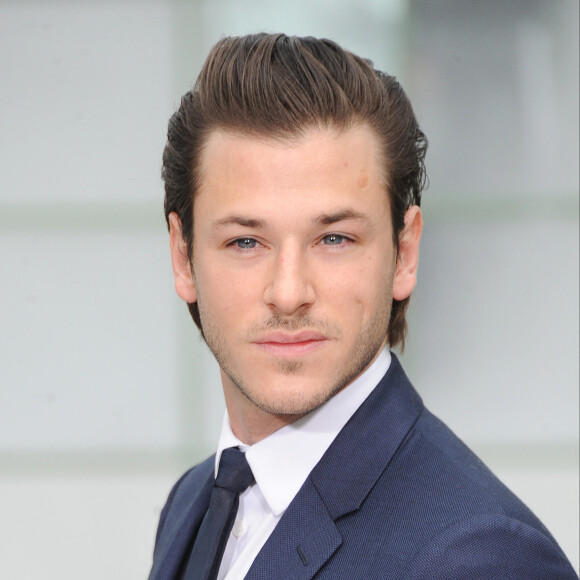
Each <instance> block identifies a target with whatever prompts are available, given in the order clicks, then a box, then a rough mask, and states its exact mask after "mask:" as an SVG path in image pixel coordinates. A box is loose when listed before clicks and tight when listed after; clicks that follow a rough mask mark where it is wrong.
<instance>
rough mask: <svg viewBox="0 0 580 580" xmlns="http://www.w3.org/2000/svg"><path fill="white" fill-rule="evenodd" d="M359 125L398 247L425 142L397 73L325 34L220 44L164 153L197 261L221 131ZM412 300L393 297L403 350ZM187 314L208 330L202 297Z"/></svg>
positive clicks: (171, 190)
mask: <svg viewBox="0 0 580 580" xmlns="http://www.w3.org/2000/svg"><path fill="white" fill-rule="evenodd" d="M357 124H367V125H368V126H369V127H370V128H371V129H372V130H373V131H374V132H375V134H376V136H377V137H378V141H379V143H380V147H381V149H382V150H381V151H380V154H381V157H380V158H381V159H382V162H383V179H384V185H385V188H386V191H387V192H388V195H389V201H390V209H391V218H392V221H393V242H394V245H395V247H396V248H397V250H398V247H399V235H400V233H401V231H402V230H403V227H404V216H405V212H406V210H407V209H408V208H409V207H411V206H412V205H420V203H421V193H422V190H423V188H424V186H425V181H426V173H425V165H424V158H425V152H426V149H427V139H426V138H425V135H424V134H423V132H422V131H421V129H420V128H419V125H418V123H417V120H416V118H415V115H414V113H413V109H412V107H411V103H410V102H409V99H408V98H407V96H406V95H405V93H404V91H403V89H402V87H401V86H400V84H399V83H398V81H397V80H396V79H395V77H393V76H390V75H387V74H385V73H382V72H381V71H378V70H375V69H374V68H373V65H372V63H371V62H370V61H368V60H365V59H362V58H360V57H358V56H356V55H354V54H352V53H350V52H348V51H346V50H344V49H342V48H341V47H340V46H339V45H338V44H336V43H335V42H332V41H330V40H327V39H317V38H312V37H306V38H300V37H289V36H286V35H284V34H255V35H248V36H242V37H229V38H224V39H223V40H221V41H220V42H218V43H217V44H216V45H215V46H214V47H213V49H212V50H211V52H210V54H209V56H208V57H207V60H206V61H205V64H204V65H203V68H202V70H201V73H200V74H199V77H198V78H197V81H196V83H195V86H194V87H193V89H192V90H191V91H189V92H187V93H186V94H185V95H184V96H183V97H182V99H181V105H180V107H179V109H178V111H177V112H176V113H175V114H174V115H173V116H172V117H171V119H170V121H169V128H168V132H167V144H166V146H165V151H164V153H163V170H162V176H163V179H164V181H165V217H166V219H168V216H169V214H170V213H171V212H176V213H177V215H178V216H179V217H180V219H181V224H182V235H183V238H184V240H185V242H186V243H187V248H188V253H189V259H190V261H191V259H192V252H193V212H194V201H195V196H196V194H197V192H198V190H199V187H200V158H201V153H202V151H203V147H204V145H205V143H206V142H207V139H208V137H209V135H210V134H211V133H212V132H213V131H214V130H216V129H222V130H226V131H232V132H234V133H237V134H242V135H248V136H260V137H268V138H275V139H293V138H294V139H295V138H299V137H300V136H301V135H303V134H304V133H305V132H306V131H308V130H309V129H312V128H325V129H332V130H335V131H338V132H340V131H344V130H346V129H348V128H350V127H352V126H354V125H357ZM408 305H409V298H407V299H405V300H401V301H398V300H393V304H392V310H391V317H390V321H389V326H388V329H387V334H388V341H389V344H390V346H391V347H395V346H397V345H400V347H401V349H402V348H403V347H404V342H405V335H406V332H407V323H406V320H405V313H406V310H407V307H408ZM189 310H190V312H191V315H192V317H193V320H194V321H195V323H196V324H197V326H198V327H199V328H200V330H201V332H202V335H203V329H202V327H201V321H200V317H199V310H198V307H197V303H192V304H189Z"/></svg>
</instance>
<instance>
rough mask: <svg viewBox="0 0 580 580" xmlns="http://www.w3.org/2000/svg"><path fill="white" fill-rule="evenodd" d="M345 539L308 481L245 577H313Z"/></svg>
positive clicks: (289, 579) (262, 579) (269, 579)
mask: <svg viewBox="0 0 580 580" xmlns="http://www.w3.org/2000/svg"><path fill="white" fill-rule="evenodd" d="M341 542H342V538H341V537H340V534H339V533H338V530H337V529H336V525H335V523H334V521H333V520H332V518H331V517H330V516H329V514H328V510H327V509H326V506H325V505H324V503H323V502H322V500H321V498H320V495H319V494H318V492H317V491H316V489H315V488H314V486H313V485H312V482H311V481H310V480H307V481H306V483H305V484H304V486H303V487H302V489H301V490H300V492H299V494H298V496H297V497H296V500H295V501H293V502H292V503H291V504H290V506H289V507H288V509H287V510H286V512H285V513H284V515H283V516H282V519H281V520H280V522H279V523H278V525H277V526H276V528H275V529H274V531H273V532H272V535H271V536H270V538H269V539H268V541H267V542H266V544H265V545H264V547H263V548H262V550H261V551H260V553H259V554H258V556H257V557H256V559H255V560H254V563H253V564H252V567H251V568H250V570H249V572H248V574H247V576H246V577H245V580H272V578H284V580H309V579H310V578H312V577H313V576H314V574H316V572H317V571H318V570H319V569H320V568H321V566H323V565H324V563H325V562H326V561H327V560H328V559H329V558H330V557H331V556H332V554H334V552H335V551H336V549H337V548H338V547H339V546H340V544H341Z"/></svg>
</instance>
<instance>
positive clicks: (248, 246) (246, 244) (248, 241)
mask: <svg viewBox="0 0 580 580" xmlns="http://www.w3.org/2000/svg"><path fill="white" fill-rule="evenodd" d="M235 244H236V246H238V248H240V249H242V250H252V249H254V248H255V247H256V244H257V242H256V240H254V239H253V238H239V239H238V240H236V241H235Z"/></svg>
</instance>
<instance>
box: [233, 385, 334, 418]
mask: <svg viewBox="0 0 580 580" xmlns="http://www.w3.org/2000/svg"><path fill="white" fill-rule="evenodd" d="M339 390H340V389H329V390H328V391H324V392H318V393H311V395H310V396H305V393H308V392H309V389H308V388H307V387H304V386H302V387H301V388H300V389H299V390H296V391H292V390H291V389H288V390H284V391H282V392H278V393H275V394H271V395H270V396H260V394H256V393H248V392H246V391H245V390H243V389H242V391H243V392H244V394H245V395H246V397H248V399H250V401H252V403H254V405H256V407H258V408H259V409H261V410H262V411H265V412H266V413H269V414H271V415H299V416H302V415H306V414H307V413H310V412H311V411H314V410H316V409H318V408H319V407H321V406H322V405H324V403H326V402H327V401H328V400H329V399H331V398H332V397H333V396H334V395H335V394H336V393H337V392H338V391H339Z"/></svg>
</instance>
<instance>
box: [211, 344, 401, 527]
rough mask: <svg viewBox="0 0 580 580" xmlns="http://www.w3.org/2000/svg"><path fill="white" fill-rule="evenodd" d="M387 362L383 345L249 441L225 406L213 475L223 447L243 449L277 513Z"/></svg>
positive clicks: (324, 450) (360, 402)
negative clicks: (346, 379)
mask: <svg viewBox="0 0 580 580" xmlns="http://www.w3.org/2000/svg"><path fill="white" fill-rule="evenodd" d="M390 364H391V354H390V353H389V351H388V350H387V349H384V350H383V351H381V353H380V354H379V356H378V357H377V358H376V360H375V361H374V362H373V363H372V364H371V366H370V367H369V368H368V369H367V370H366V371H365V372H364V373H363V374H362V375H360V376H359V377H357V378H356V379H355V380H354V381H353V382H352V383H351V384H350V385H348V387H346V388H345V389H343V390H342V391H340V392H339V393H337V394H336V395H334V397H332V398H331V399H329V400H328V401H327V402H326V403H325V404H324V405H322V407H319V408H318V409H316V410H314V411H312V412H311V413H309V414H308V415H305V416H304V417H302V418H301V419H298V420H297V421H295V422H294V423H292V424H290V425H286V426H285V427H282V428H281V429H279V430H278V431H275V432H274V433H272V434H271V435H269V436H268V437H266V438H265V439H262V440H261V441H258V443H255V444H254V445H252V446H248V445H245V444H244V443H242V442H241V441H240V440H239V439H238V438H237V437H236V436H235V435H234V433H233V432H232V430H231V427H230V422H229V417H228V414H227V411H226V413H225V416H224V421H223V425H222V432H221V436H220V439H219V444H218V449H217V453H216V458H215V470H216V475H217V469H218V466H219V460H220V457H221V453H222V451H223V450H224V449H226V448H228V447H239V448H240V449H241V450H242V451H246V458H247V459H248V463H249V464H250V467H251V468H252V472H253V474H254V478H255V479H256V483H257V484H258V487H259V488H260V491H261V492H262V494H263V495H264V497H265V499H266V501H267V502H268V505H269V506H270V509H271V510H272V512H273V513H274V515H275V516H279V515H281V514H282V513H283V512H284V511H285V510H286V508H287V507H288V505H290V502H291V501H292V500H293V499H294V496H295V495H296V494H297V493H298V491H299V490H300V488H301V487H302V485H303V484H304V482H305V481H306V478H307V477H308V474H309V473H310V472H311V471H312V469H314V466H315V465H316V464H317V463H318V462H319V461H320V459H321V458H322V456H323V455H324V453H325V452H326V450H327V449H328V448H329V447H330V444H331V443H332V442H333V441H334V439H335V437H336V436H337V435H338V433H339V432H340V431H341V429H342V428H343V427H344V426H345V425H346V423H347V422H348V420H349V419H350V418H351V417H352V415H354V413H355V411H356V410H357V409H358V408H359V407H360V406H361V405H362V403H363V401H364V400H365V399H366V398H367V397H368V396H369V395H370V393H371V392H372V391H373V389H374V388H375V387H376V386H377V384H378V383H379V381H380V380H381V379H382V377H383V376H384V375H385V373H386V372H387V370H388V368H389V365H390Z"/></svg>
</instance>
